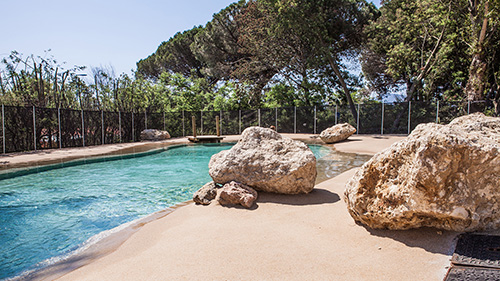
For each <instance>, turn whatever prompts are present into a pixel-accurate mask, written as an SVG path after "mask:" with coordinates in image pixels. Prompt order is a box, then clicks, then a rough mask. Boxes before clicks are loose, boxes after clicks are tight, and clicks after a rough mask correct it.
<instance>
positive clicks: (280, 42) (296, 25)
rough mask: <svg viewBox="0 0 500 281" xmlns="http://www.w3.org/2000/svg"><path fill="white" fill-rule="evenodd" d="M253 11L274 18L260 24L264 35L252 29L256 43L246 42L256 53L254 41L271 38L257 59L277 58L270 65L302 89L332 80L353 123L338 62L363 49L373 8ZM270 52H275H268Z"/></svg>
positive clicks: (293, 1) (282, 4) (340, 1)
mask: <svg viewBox="0 0 500 281" xmlns="http://www.w3.org/2000/svg"><path fill="white" fill-rule="evenodd" d="M259 3H260V4H259ZM257 5H258V6H260V11H262V13H264V14H268V15H272V16H271V17H267V18H265V19H263V20H262V21H261V22H262V24H263V25H264V26H266V25H267V27H266V28H264V31H265V32H264V31H263V32H259V31H258V29H254V30H256V31H257V32H255V34H256V35H257V37H256V38H255V39H253V40H248V41H250V42H253V45H254V46H256V48H257V49H258V48H259V43H258V41H259V39H258V36H264V37H266V36H265V34H266V33H267V34H268V35H267V36H269V37H271V38H269V37H267V38H268V40H267V41H265V42H266V43H268V44H267V45H265V44H264V45H265V46H264V47H263V48H262V49H261V50H262V51H261V54H265V53H270V54H271V55H274V56H275V57H277V58H278V61H277V60H274V62H275V63H274V64H273V65H274V66H276V67H278V68H280V71H281V70H285V71H284V72H280V73H284V74H285V75H286V74H287V73H288V74H290V73H293V74H298V75H299V76H300V77H301V80H302V81H301V82H300V83H297V84H302V85H303V86H304V87H308V85H311V84H310V82H309V81H308V77H309V76H310V75H311V74H312V75H313V76H314V75H316V78H317V77H327V76H329V74H331V76H333V77H334V79H335V82H337V83H336V84H337V85H340V87H339V88H340V89H341V92H342V94H343V96H344V97H345V100H346V101H347V103H348V104H349V107H350V109H351V113H352V115H353V117H354V119H355V120H356V118H357V112H356V108H355V106H354V102H353V100H352V97H351V91H352V89H351V88H350V86H354V85H352V84H350V83H349V77H348V74H347V71H345V68H344V65H343V64H342V61H345V60H346V59H349V58H352V57H356V56H357V54H358V52H359V50H360V47H361V45H362V43H363V33H362V30H363V28H364V26H365V25H366V24H367V23H368V20H369V19H371V18H373V17H375V16H376V8H375V6H373V4H368V3H367V2H366V1H363V0H361V1H357V0H320V1H307V0H283V1H277V0H261V1H258V2H257ZM273 37H274V38H273ZM273 48H278V49H279V50H277V51H269V50H272V49H273ZM277 52H278V53H277ZM325 74H326V75H325ZM321 75H323V76H321ZM289 78H290V79H292V80H293V78H292V76H290V75H289ZM312 81H314V80H312Z"/></svg>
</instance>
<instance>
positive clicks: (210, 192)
mask: <svg viewBox="0 0 500 281" xmlns="http://www.w3.org/2000/svg"><path fill="white" fill-rule="evenodd" d="M216 196H217V186H216V185H215V183H214V182H213V181H211V182H209V183H207V184H205V185H204V186H202V187H201V188H200V189H198V191H196V192H195V193H194V195H193V201H194V202H195V203H197V204H202V205H208V204H210V202H212V200H214V199H215V197H216Z"/></svg>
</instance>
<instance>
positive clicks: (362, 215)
mask: <svg viewBox="0 0 500 281" xmlns="http://www.w3.org/2000/svg"><path fill="white" fill-rule="evenodd" d="M499 152H500V118H494V117H486V116H484V115H483V114H482V113H477V114H472V115H468V116H464V117H460V118H457V119H455V120H454V121H452V122H451V123H450V124H449V125H438V124H421V125H418V126H417V128H416V129H415V130H414V131H413V132H412V133H411V135H410V136H408V138H406V139H404V140H403V141H400V142H398V143H395V144H393V145H392V146H391V147H389V148H388V149H386V150H384V151H382V152H380V153H378V154H377V155H375V156H374V157H373V158H372V159H371V160H370V161H368V162H367V163H365V164H364V165H363V167H362V168H361V169H359V170H358V171H357V172H356V174H355V175H354V176H353V178H352V179H351V180H350V181H348V183H347V184H346V189H345V192H344V201H345V202H346V203H347V207H348V210H349V213H350V214H351V216H352V217H353V218H354V220H356V221H357V222H360V223H362V224H365V225H367V226H369V227H371V228H384V229H409V228H418V227H424V226H426V227H436V228H440V229H446V230H454V231H475V230H489V229H498V228H500V192H498V191H499V187H500V185H499V184H500V156H499Z"/></svg>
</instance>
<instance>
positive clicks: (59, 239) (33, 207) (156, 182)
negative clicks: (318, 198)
mask: <svg viewBox="0 0 500 281" xmlns="http://www.w3.org/2000/svg"><path fill="white" fill-rule="evenodd" d="M230 147H231V146H229V145H190V146H182V147H175V148H170V149H167V150H165V151H162V152H159V153H155V154H150V155H148V156H144V157H137V158H130V159H123V160H115V161H107V162H99V163H93V164H85V165H77V166H71V167H65V168H61V169H53V170H49V171H44V172H40V173H33V174H28V175H24V176H17V177H13V178H8V179H3V180H0V279H4V278H8V277H12V276H15V275H18V274H20V273H21V272H23V271H26V270H33V269H37V268H40V267H42V266H44V265H46V264H47V262H43V261H45V260H47V259H49V258H51V257H54V256H59V255H63V254H65V253H69V252H71V251H73V250H76V249H77V248H78V247H79V246H80V245H82V243H84V242H85V241H86V240H87V239H89V238H90V237H92V236H94V235H96V234H98V233H100V232H102V231H105V230H109V229H112V228H114V227H117V226H119V225H121V224H123V223H126V222H130V221H132V220H135V219H137V218H140V217H143V216H146V215H148V214H151V213H154V212H156V211H159V210H162V209H165V208H167V207H169V206H172V205H175V204H177V203H180V202H183V201H187V200H190V199H191V198H192V194H193V192H194V191H196V190H197V189H198V188H199V187H201V186H202V185H203V184H205V183H206V182H208V181H210V180H211V179H210V176H209V175H208V162H209V160H210V157H211V156H212V155H213V154H215V153H217V152H219V151H222V150H225V149H229V148H230ZM310 147H311V149H312V150H313V152H314V153H315V155H316V157H317V158H318V159H319V160H318V167H321V166H324V167H327V170H328V171H327V170H325V171H324V172H321V171H320V172H319V173H320V175H323V177H325V178H328V177H332V176H335V175H336V174H338V171H340V170H339V169H337V168H335V167H336V164H335V163H333V162H332V160H331V159H330V160H328V159H329V157H330V158H331V153H330V152H331V151H330V149H329V148H327V147H324V146H318V145H311V146H310ZM357 157H358V158H359V156H356V155H351V156H350V157H349V159H350V160H349V161H351V162H352V163H348V165H347V166H345V165H344V166H345V168H343V170H347V169H349V168H350V166H352V165H353V164H354V165H355V166H359V165H361V164H362V163H363V162H364V161H366V159H364V158H363V157H361V158H359V159H357ZM334 158H335V159H334V161H336V162H338V157H334ZM341 158H342V157H341ZM322 159H325V160H322ZM353 159H354V160H353ZM356 159H357V160H356ZM353 161H354V162H353ZM348 166H349V167H348ZM332 167H333V168H332ZM332 169H333V170H332ZM334 170H335V171H337V170H338V171H337V172H335V171H334ZM341 170H342V169H341ZM343 170H342V171H343ZM332 171H334V172H332Z"/></svg>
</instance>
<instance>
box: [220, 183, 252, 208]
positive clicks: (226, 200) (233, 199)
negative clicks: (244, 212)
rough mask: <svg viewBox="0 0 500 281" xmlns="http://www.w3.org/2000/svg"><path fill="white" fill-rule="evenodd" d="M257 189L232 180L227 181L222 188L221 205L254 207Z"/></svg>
mask: <svg viewBox="0 0 500 281" xmlns="http://www.w3.org/2000/svg"><path fill="white" fill-rule="evenodd" d="M257 196H258V194H257V191H255V190H254V189H253V188H251V187H249V186H247V185H244V184H241V183H237V182H235V181H232V182H230V183H226V184H225V185H224V186H223V187H222V188H221V190H220V192H219V196H218V201H219V204H221V205H238V204H240V205H242V206H243V207H245V208H250V207H252V205H253V203H254V202H255V200H257Z"/></svg>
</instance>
